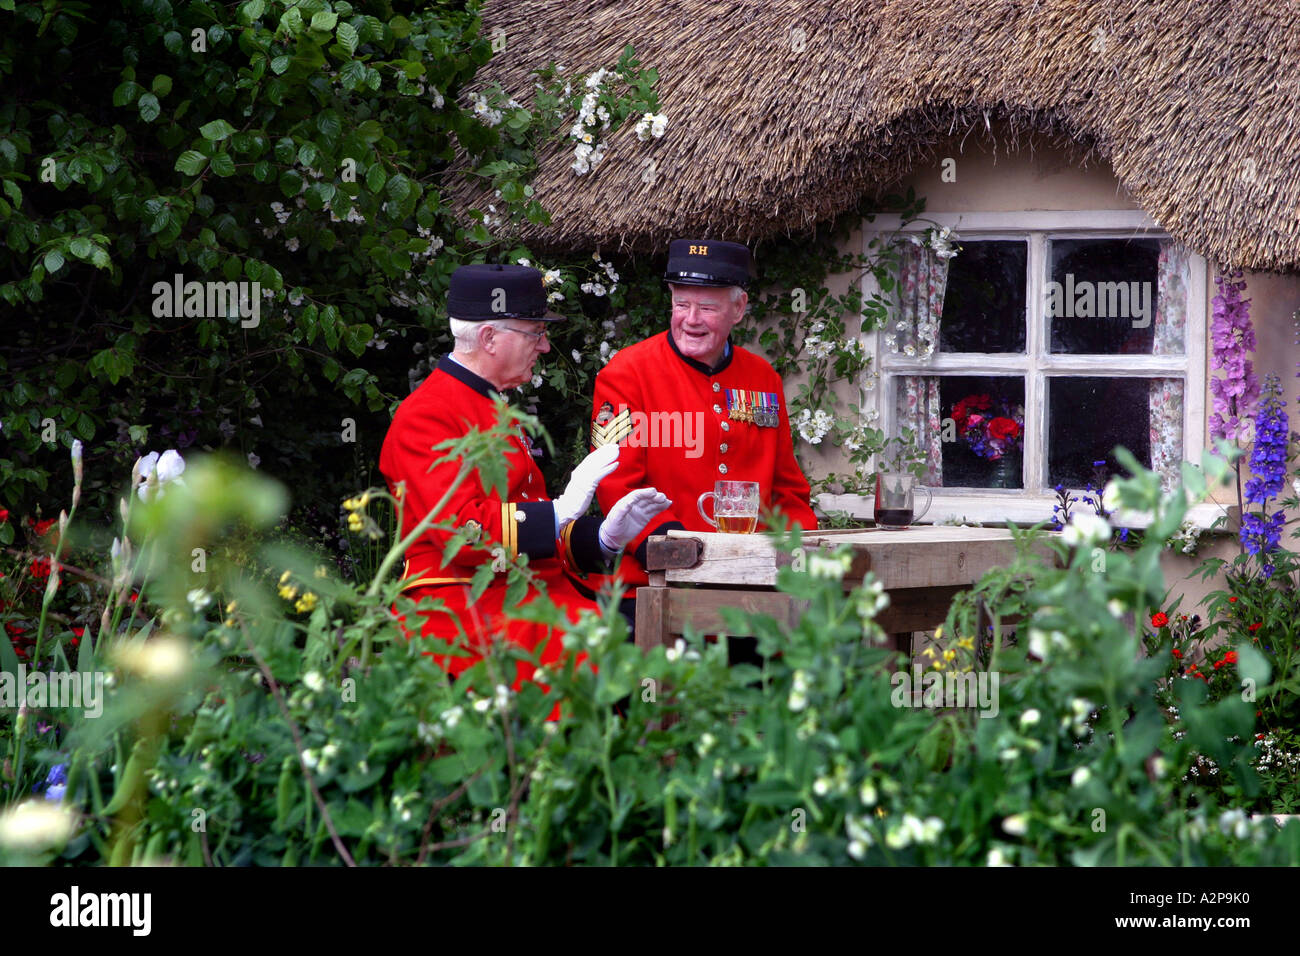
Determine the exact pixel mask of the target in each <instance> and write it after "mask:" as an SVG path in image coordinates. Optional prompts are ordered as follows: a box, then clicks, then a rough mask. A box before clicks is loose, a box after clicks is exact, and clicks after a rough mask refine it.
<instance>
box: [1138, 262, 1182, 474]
mask: <svg viewBox="0 0 1300 956" xmlns="http://www.w3.org/2000/svg"><path fill="white" fill-rule="evenodd" d="M1190 281H1191V254H1190V253H1189V252H1188V251H1187V250H1186V249H1184V248H1183V247H1182V246H1180V245H1178V244H1177V243H1175V242H1174V241H1173V240H1171V239H1165V240H1162V241H1161V243H1160V261H1159V265H1158V266H1157V286H1156V311H1155V315H1154V316H1153V317H1152V324H1153V325H1154V326H1155V328H1154V332H1155V343H1154V345H1153V346H1152V354H1154V355H1183V354H1184V353H1185V349H1186V341H1187V289H1188V286H1189V284H1190ZM1184 384H1185V383H1184V382H1183V380H1182V379H1177V378H1156V379H1152V380H1151V387H1150V390H1149V393H1148V407H1149V411H1150V416H1149V417H1150V428H1151V435H1150V438H1151V470H1152V471H1154V472H1156V473H1157V474H1158V475H1160V481H1161V485H1162V486H1163V487H1164V489H1165V490H1166V491H1168V490H1170V489H1171V488H1173V486H1174V484H1175V483H1176V482H1177V480H1178V473H1179V466H1180V465H1181V463H1182V461H1183V406H1184V402H1183V392H1184Z"/></svg>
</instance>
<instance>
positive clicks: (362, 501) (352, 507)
mask: <svg viewBox="0 0 1300 956" xmlns="http://www.w3.org/2000/svg"><path fill="white" fill-rule="evenodd" d="M368 504H370V492H368V491H366V492H362V493H361V494H360V495H358V496H357V497H355V498H349V499H348V500H347V501H345V502H343V507H344V508H346V509H347V510H348V511H360V510H361V509H362V508H364V507H365V506H366V505H368Z"/></svg>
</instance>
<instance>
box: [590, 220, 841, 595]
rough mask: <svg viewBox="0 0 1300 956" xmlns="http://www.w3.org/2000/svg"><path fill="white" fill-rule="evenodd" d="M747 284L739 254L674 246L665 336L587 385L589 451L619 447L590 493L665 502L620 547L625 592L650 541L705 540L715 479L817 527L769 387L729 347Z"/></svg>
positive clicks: (795, 521) (780, 401) (627, 353)
mask: <svg viewBox="0 0 1300 956" xmlns="http://www.w3.org/2000/svg"><path fill="white" fill-rule="evenodd" d="M750 274H751V269H750V254H749V248H748V247H747V246H744V245H742V244H740V243H736V242H719V241H716V240H710V239H679V240H675V241H674V242H672V243H671V244H670V245H669V250H668V269H667V273H666V275H665V278H666V279H667V281H668V285H669V288H670V289H671V290H672V319H671V320H670V323H669V327H668V329H667V331H664V332H661V333H659V334H658V335H655V336H652V337H651V338H648V339H646V340H645V341H643V342H639V343H637V344H636V345H633V346H630V347H628V348H624V349H621V350H620V351H619V353H618V355H616V356H615V357H614V358H613V359H611V360H610V362H609V364H608V365H606V366H605V367H604V368H603V369H601V371H600V372H599V373H598V374H597V376H596V387H595V395H594V400H593V403H592V404H593V407H592V442H591V443H592V447H594V448H596V449H600V448H601V447H604V446H605V445H606V444H608V443H621V444H622V445H623V450H622V452H621V453H620V456H619V467H618V471H617V472H614V473H612V474H610V475H608V476H606V477H605V478H603V479H602V480H601V483H600V487H599V489H598V490H597V492H596V495H597V499H598V501H599V503H600V505H601V507H603V508H610V507H613V505H614V504H615V503H616V502H617V501H618V500H619V499H620V498H622V497H623V495H625V494H627V493H628V491H629V490H631V489H633V488H637V487H641V486H642V485H653V486H654V487H656V488H658V489H659V490H661V491H662V492H664V494H666V495H667V496H668V497H669V498H670V499H671V500H672V506H671V507H670V508H668V509H667V510H666V511H665V512H664V513H663V514H662V515H660V516H659V519H658V520H657V521H655V522H652V523H651V524H650V525H649V526H647V527H646V528H645V529H644V530H642V531H641V532H640V533H639V534H637V535H634V536H633V537H632V538H631V539H630V541H629V543H628V546H629V548H631V549H633V552H632V553H633V554H634V555H635V557H636V563H635V564H633V563H632V562H628V561H625V562H623V565H622V568H621V572H622V573H621V577H622V579H623V581H624V582H625V583H627V584H629V585H631V586H641V585H645V584H646V583H647V578H646V575H645V571H644V567H645V539H646V538H647V537H649V536H650V535H652V534H663V533H664V532H665V531H667V530H669V529H672V528H680V529H684V530H688V531H705V532H708V531H714V530H716V529H715V528H713V527H712V526H711V525H709V524H708V523H707V522H706V521H705V519H704V518H703V517H702V516H701V514H700V512H699V511H698V509H697V507H696V501H697V498H698V497H699V496H700V495H701V494H702V493H703V492H706V491H712V490H713V485H714V482H716V481H718V480H719V479H728V480H732V481H756V482H758V484H759V491H760V507H761V509H763V510H769V511H774V512H780V513H781V514H783V515H784V517H785V519H786V521H787V522H788V523H789V524H790V525H798V526H800V527H802V528H804V529H805V530H812V529H815V528H816V527H817V518H816V516H815V515H814V514H813V510H812V506H811V504H810V502H809V486H808V480H807V479H806V478H805V477H804V475H803V472H802V471H801V470H800V468H799V464H798V462H797V461H795V457H794V442H793V439H792V438H791V435H790V419H789V417H788V415H787V412H786V407H785V395H784V389H783V387H782V384H781V377H780V376H779V375H777V373H776V370H775V369H773V368H772V366H771V365H770V364H769V363H768V362H767V361H766V360H764V359H763V358H761V357H760V356H758V355H755V354H754V353H753V352H750V351H749V350H747V349H743V348H740V347H739V346H734V345H732V344H731V342H730V340H729V336H730V332H731V330H732V329H733V328H734V327H735V326H736V324H737V323H738V322H740V320H741V319H742V318H743V317H744V315H745V307H746V305H748V303H749V297H748V295H747V294H746V292H745V289H744V286H746V285H747V284H748V283H749V280H750ZM760 528H761V525H760ZM629 565H632V566H631V567H629ZM624 610H625V612H626V611H627V610H629V608H627V607H625V608H624Z"/></svg>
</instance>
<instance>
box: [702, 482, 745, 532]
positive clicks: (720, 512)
mask: <svg viewBox="0 0 1300 956" xmlns="http://www.w3.org/2000/svg"><path fill="white" fill-rule="evenodd" d="M705 498H712V499H713V517H712V518H710V517H709V516H708V515H706V514H705V513H704V499H705ZM695 507H697V508H698V509H699V510H700V517H701V518H703V519H704V520H705V521H707V522H708V523H709V524H711V525H713V527H715V528H717V529H718V530H719V531H720V532H722V533H723V534H753V533H754V529H755V528H757V527H758V482H757V481H719V482H716V483H715V484H714V486H713V490H712V491H706V492H705V493H704V494H702V495H700V497H699V499H698V500H697V501H696V502H695Z"/></svg>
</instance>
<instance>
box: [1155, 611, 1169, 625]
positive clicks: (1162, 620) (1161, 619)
mask: <svg viewBox="0 0 1300 956" xmlns="http://www.w3.org/2000/svg"><path fill="white" fill-rule="evenodd" d="M1168 623H1169V615H1168V614H1166V613H1165V612H1164V611H1156V613H1155V614H1152V615H1151V626H1152V627H1164V626H1165V625H1166V624H1168Z"/></svg>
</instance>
